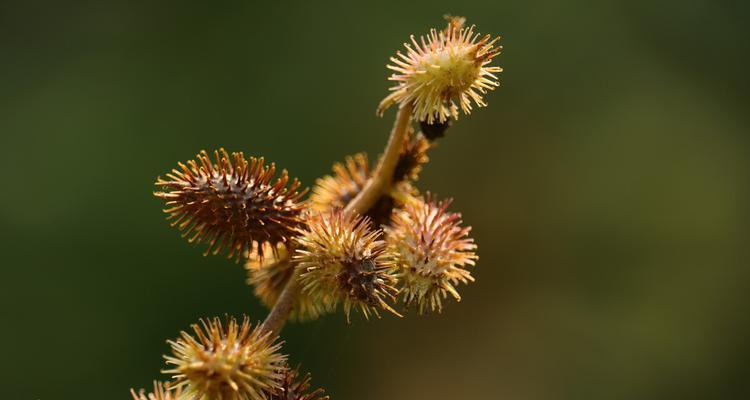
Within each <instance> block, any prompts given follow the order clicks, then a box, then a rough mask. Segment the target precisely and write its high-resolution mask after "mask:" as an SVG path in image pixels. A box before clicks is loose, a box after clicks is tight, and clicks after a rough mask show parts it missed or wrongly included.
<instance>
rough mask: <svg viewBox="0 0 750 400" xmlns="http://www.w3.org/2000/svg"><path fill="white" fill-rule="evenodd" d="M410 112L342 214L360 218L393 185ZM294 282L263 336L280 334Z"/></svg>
mask: <svg viewBox="0 0 750 400" xmlns="http://www.w3.org/2000/svg"><path fill="white" fill-rule="evenodd" d="M412 108H413V107H412V105H411V104H410V103H407V104H404V105H402V106H401V108H399V110H398V114H397V115H396V121H395V122H394V124H393V129H391V136H390V138H389V139H388V143H387V144H386V146H385V152H384V153H383V156H382V157H381V158H380V162H379V163H378V166H377V167H376V168H375V171H373V174H372V176H371V177H370V178H369V179H368V180H367V183H365V186H364V187H363V188H362V190H361V191H360V192H359V194H357V196H356V197H355V198H354V199H352V201H350V202H349V204H347V205H346V208H345V209H344V210H345V211H348V212H352V211H354V212H357V213H359V214H364V213H366V212H367V211H369V209H370V208H371V207H372V206H373V205H374V204H375V202H376V201H377V200H378V198H380V196H381V195H383V193H385V192H386V191H388V190H389V189H390V187H391V183H392V182H393V172H394V170H395V169H396V164H397V163H398V158H399V155H400V153H401V147H402V146H403V143H404V138H405V137H406V133H407V132H408V130H409V129H408V128H409V123H410V122H411V113H412ZM297 278H299V273H298V272H297V271H295V272H294V274H293V275H292V276H291V277H290V278H289V281H288V282H287V283H286V286H284V290H283V291H282V292H281V295H280V296H279V299H278V300H277V301H276V304H274V306H273V308H271V312H269V313H268V316H267V317H266V319H265V321H263V325H262V326H261V329H262V330H263V332H273V334H276V335H278V334H279V333H280V332H281V329H282V328H283V327H284V324H285V323H286V320H287V319H288V318H289V314H290V313H291V312H292V309H293V308H294V303H295V301H296V299H297V296H299V292H300V290H301V287H300V284H299V281H298V279H297Z"/></svg>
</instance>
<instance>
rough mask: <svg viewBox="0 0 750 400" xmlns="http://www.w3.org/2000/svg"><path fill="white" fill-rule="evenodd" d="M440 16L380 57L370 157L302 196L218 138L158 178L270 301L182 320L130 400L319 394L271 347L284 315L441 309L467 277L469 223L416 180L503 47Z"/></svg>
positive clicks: (342, 166) (192, 226) (358, 158)
mask: <svg viewBox="0 0 750 400" xmlns="http://www.w3.org/2000/svg"><path fill="white" fill-rule="evenodd" d="M446 18H447V20H448V25H447V27H446V28H444V29H442V30H436V29H432V30H431V31H430V32H429V34H428V35H426V36H423V37H420V38H419V39H417V38H415V37H414V36H412V37H411V40H410V42H411V43H404V47H405V49H406V50H405V52H401V51H399V52H397V54H396V56H395V57H392V58H391V62H392V64H391V65H388V68H390V69H391V70H393V71H394V73H393V74H392V75H391V77H390V78H389V79H390V80H392V81H395V82H396V85H395V86H394V87H392V88H391V91H392V93H391V94H390V95H388V96H387V97H386V98H385V99H384V100H383V101H382V102H381V104H380V106H379V107H378V114H380V115H382V114H383V112H384V111H385V110H386V109H387V108H388V107H390V106H391V105H394V104H398V105H399V111H398V114H397V116H396V122H395V123H394V127H393V130H392V132H391V137H390V139H389V141H388V145H387V146H386V149H385V151H384V153H383V155H382V156H381V157H380V159H379V160H378V163H377V164H376V165H375V166H374V167H373V168H371V166H370V163H369V161H368V159H367V156H366V155H365V154H363V153H360V154H356V155H353V156H349V157H346V159H345V160H344V162H343V163H336V164H334V166H333V174H332V175H329V176H325V177H322V178H320V179H318V180H317V181H316V185H315V187H314V188H313V190H312V192H311V194H310V196H309V197H307V198H306V197H305V195H306V194H307V190H301V189H300V183H299V181H297V180H296V179H294V180H292V181H290V179H289V177H288V174H287V171H286V170H283V171H281V173H280V174H278V176H277V173H276V167H275V165H274V164H273V163H270V164H267V163H266V162H265V160H264V159H263V158H253V157H250V158H246V157H245V156H244V154H243V153H231V154H230V153H228V152H226V151H224V149H220V150H218V151H214V152H212V153H208V152H205V151H202V152H200V153H199V154H198V156H197V158H196V159H195V160H191V161H187V162H186V163H178V167H177V168H175V169H173V170H172V171H171V172H170V173H167V174H166V175H165V176H166V178H161V177H160V178H158V179H157V181H156V185H157V186H159V187H160V188H161V191H158V192H156V193H155V195H156V196H157V197H159V198H162V199H163V200H164V201H165V202H166V205H167V207H166V209H165V210H164V211H165V213H167V214H168V219H169V220H171V224H172V226H175V227H177V229H179V230H180V231H181V232H182V235H183V237H186V238H188V240H189V241H190V242H196V243H202V244H204V245H205V246H206V251H205V254H220V253H224V254H226V255H227V256H228V257H229V258H230V259H234V260H237V261H240V260H241V261H243V262H244V265H245V268H246V269H247V272H248V283H249V284H250V285H252V286H253V287H254V292H255V294H256V295H257V296H258V298H259V299H260V301H261V302H262V303H263V304H265V305H266V306H268V307H269V308H270V309H271V311H270V313H269V315H268V317H267V318H266V319H265V321H264V322H263V323H261V324H258V325H256V326H255V327H253V326H251V324H250V321H249V319H248V317H244V318H243V319H242V320H241V321H238V320H236V319H234V318H231V317H226V318H223V319H222V318H210V319H203V320H200V322H199V323H198V324H194V325H193V326H192V331H193V332H192V333H188V332H181V334H180V336H179V337H178V338H177V339H175V340H173V341H169V342H168V343H169V344H170V346H171V348H172V354H171V355H169V356H165V359H166V363H167V368H166V369H165V370H164V371H162V372H163V373H165V374H168V375H169V376H170V378H171V379H170V380H169V381H168V382H165V383H162V382H155V383H154V387H153V391H152V392H150V393H148V392H146V391H145V390H141V391H140V392H136V391H131V392H132V395H133V398H134V399H135V400H263V399H279V400H281V399H284V400H316V399H323V398H327V397H324V395H323V390H322V389H316V390H311V389H310V376H309V374H307V375H302V374H300V372H299V368H295V369H292V368H289V365H288V360H287V356H286V355H283V354H282V353H281V346H282V342H280V341H279V339H278V334H279V331H280V330H281V328H282V327H283V325H284V322H285V321H286V320H287V319H297V320H301V321H304V320H310V319H314V318H317V317H319V316H321V315H324V314H328V313H332V312H335V310H337V309H338V308H339V305H341V308H342V309H343V310H344V313H345V314H346V318H347V320H350V318H351V314H352V313H353V312H359V313H361V314H362V315H364V316H365V317H366V318H369V317H370V316H371V315H375V316H377V317H380V313H381V312H383V311H385V312H389V313H392V314H394V315H397V316H401V313H403V312H404V311H405V310H408V309H410V308H413V309H416V310H417V311H418V312H419V313H420V314H422V313H428V312H441V311H442V309H443V303H444V301H445V300H446V299H455V300H460V299H461V296H460V295H459V292H458V288H457V286H458V285H459V284H466V283H469V282H473V281H474V278H473V277H472V276H471V273H470V272H469V270H468V269H467V268H468V267H470V266H473V265H474V263H475V261H476V260H477V256H476V254H475V251H476V245H475V244H474V241H473V239H471V238H470V237H469V233H470V228H468V227H464V226H462V221H461V216H460V214H458V213H455V212H451V211H449V210H448V208H449V206H450V203H451V201H450V200H442V201H441V200H438V199H437V198H436V197H435V196H433V195H431V194H429V193H427V194H422V192H421V191H420V190H419V189H418V188H417V185H416V182H417V180H418V178H419V174H420V172H421V170H422V168H423V166H424V165H425V164H426V163H427V162H428V161H429V158H428V151H429V150H430V149H431V148H432V147H434V146H435V145H436V141H437V140H438V139H439V138H441V137H442V136H443V135H444V134H445V132H446V130H447V129H448V128H449V127H450V126H451V124H452V122H453V121H454V120H456V119H457V118H458V116H459V113H458V111H459V108H460V109H461V110H463V112H464V113H466V114H469V113H470V111H471V109H472V104H474V105H477V106H484V105H485V102H484V100H483V98H482V95H483V94H485V93H486V92H487V91H488V90H492V89H494V88H495V87H496V86H497V85H498V80H497V77H496V76H495V75H494V73H498V72H500V71H501V69H500V68H499V67H490V66H488V64H489V63H490V62H491V61H492V59H493V57H495V56H496V55H497V54H499V52H500V49H501V47H498V46H495V43H496V41H497V40H498V38H494V39H491V37H490V36H489V35H487V36H481V35H479V34H477V33H475V31H474V27H473V26H471V27H464V22H465V20H464V18H461V17H450V16H449V17H446ZM472 102H473V103H472ZM414 125H418V126H419V129H418V130H415V129H414ZM398 303H401V305H402V306H399V305H398ZM399 308H400V309H401V310H399Z"/></svg>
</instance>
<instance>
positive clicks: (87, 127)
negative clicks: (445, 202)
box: [0, 0, 750, 400]
mask: <svg viewBox="0 0 750 400" xmlns="http://www.w3.org/2000/svg"><path fill="white" fill-rule="evenodd" d="M198 3H199V2H194V4H188V3H187V2H174V3H161V2H159V3H157V2H132V3H114V2H100V1H91V2H88V3H86V2H38V1H15V2H8V1H3V2H2V3H0V147H1V148H2V151H3V154H2V156H1V157H0V174H1V175H0V176H1V177H2V183H1V184H0V187H2V189H1V190H2V196H0V243H1V244H0V246H1V247H0V250H2V278H1V280H0V285H2V286H1V287H0V301H1V304H2V329H0V343H2V344H3V347H4V348H3V351H2V358H1V359H0V376H1V377H2V382H3V383H2V389H3V391H2V393H3V398H7V399H42V400H48V399H49V400H51V399H104V398H107V399H110V398H111V399H115V398H122V399H125V398H129V397H128V396H129V395H128V394H127V390H128V389H129V388H130V387H131V386H135V387H142V386H147V385H149V384H150V381H151V380H152V379H154V378H158V377H160V374H159V369H160V368H162V366H163V361H162V360H161V354H163V353H165V352H166V351H167V350H168V347H167V345H166V344H165V340H166V339H168V338H173V337H175V336H176V335H177V333H178V332H179V330H181V329H184V328H186V327H187V326H188V325H189V324H190V323H192V322H194V321H196V320H197V318H199V317H205V316H213V315H222V314H223V313H231V314H235V315H239V314H241V313H249V315H251V317H252V318H253V319H255V320H259V319H262V318H263V317H264V316H265V312H266V311H265V310H264V309H263V307H262V306H260V304H259V303H258V302H257V300H255V299H254V298H253V296H252V294H251V291H250V289H249V288H248V287H247V286H246V285H245V283H244V279H245V276H244V272H243V270H242V268H240V267H239V266H237V265H235V264H233V263H231V262H228V261H226V260H225V259H223V258H219V257H210V258H203V257H201V256H200V253H201V251H202V249H201V248H196V247H190V246H188V245H187V244H186V243H184V241H183V240H181V239H180V238H179V237H178V234H177V233H176V232H175V231H174V230H172V229H170V228H169V227H168V226H167V224H166V222H165V221H164V220H163V215H162V214H161V204H160V201H159V200H157V199H155V198H153V197H152V195H151V192H152V190H153V189H154V188H153V186H152V182H153V181H154V179H155V178H156V176H157V175H158V174H162V173H164V172H165V171H167V170H168V169H170V168H172V167H173V166H174V165H175V163H176V162H177V161H179V160H186V159H189V158H191V157H192V156H193V155H194V154H195V153H196V152H198V151H199V150H200V149H204V148H205V149H213V148H217V147H219V146H224V147H226V148H227V149H229V150H243V151H245V152H246V154H251V155H264V156H266V157H267V158H268V159H271V160H274V161H276V162H277V163H278V165H279V166H282V167H285V168H288V169H289V171H290V173H291V174H292V175H295V176H298V177H300V178H301V179H302V180H303V182H305V183H306V184H307V185H310V184H312V183H313V182H314V179H315V177H317V176H320V175H322V174H325V173H327V172H328V171H329V168H330V165H331V163H332V162H333V161H335V160H340V159H342V158H343V156H344V155H346V154H350V153H354V152H356V151H360V150H366V151H368V153H369V154H370V156H371V158H374V156H375V155H376V154H377V153H378V152H379V151H380V149H382V146H383V144H384V142H385V140H386V137H387V132H388V130H389V129H390V125H391V122H392V119H393V111H392V110H391V111H390V112H389V113H387V114H386V116H385V117H384V118H382V119H381V118H377V117H376V116H375V113H374V111H375V107H376V105H377V103H378V101H379V100H380V99H381V98H382V97H383V96H385V95H386V93H387V91H386V87H387V86H388V83H387V81H386V80H385V78H386V76H387V74H388V72H387V70H386V69H385V64H386V62H387V60H388V57H389V56H390V55H391V54H393V53H394V52H395V51H396V50H397V49H398V48H399V47H400V44H401V43H402V42H403V41H405V40H406V39H407V38H408V35H409V34H411V33H415V34H419V33H422V32H426V31H427V30H428V29H429V28H430V27H433V26H438V27H439V26H442V24H443V22H442V20H441V15H442V14H444V13H446V12H451V13H455V14H460V15H466V16H468V17H469V22H470V23H476V24H477V25H478V27H479V30H480V31H481V32H488V33H493V34H500V35H502V36H503V37H504V39H503V41H502V43H503V45H504V46H505V51H504V52H503V54H502V55H501V56H500V57H498V58H497V59H496V60H497V64H499V65H502V66H503V67H504V68H505V72H504V73H503V74H502V80H503V86H502V87H501V88H500V89H499V90H498V91H496V92H495V93H492V94H490V95H489V96H488V97H487V98H488V102H489V105H490V106H489V108H487V109H483V110H479V111H477V112H475V113H474V114H473V115H471V116H470V117H468V118H464V117H462V118H461V120H460V121H459V123H457V124H456V126H455V127H454V128H453V129H452V130H451V131H450V132H449V135H448V137H447V138H446V139H445V140H443V141H441V143H440V147H439V148H438V149H436V150H435V151H434V152H433V153H432V160H433V163H432V164H430V165H429V166H428V168H427V170H426V171H425V173H424V174H423V178H422V180H421V181H420V182H419V183H420V187H421V188H422V189H430V190H431V191H433V192H435V193H437V194H438V195H439V196H442V197H455V203H454V206H453V209H454V210H457V211H462V212H463V215H464V220H465V221H466V223H467V224H469V225H472V226H473V227H474V231H473V235H474V236H475V238H476V240H477V242H478V244H479V254H480V257H481V260H480V262H479V264H478V266H477V268H476V269H475V270H474V274H475V276H476V278H477V282H476V283H475V284H473V285H471V286H468V287H463V288H462V290H461V293H462V294H463V295H464V301H463V302H462V303H460V304H455V303H451V304H449V305H448V307H447V308H446V309H445V311H444V313H443V315H441V316H434V315H431V316H427V317H419V316H417V315H408V317H407V318H404V319H403V320H397V319H396V318H393V317H390V316H389V317H386V318H384V319H383V320H380V321H377V320H376V321H371V322H365V321H364V320H363V319H362V318H355V319H354V322H353V323H352V324H351V325H349V326H347V325H346V323H345V321H344V319H343V317H342V316H341V315H335V316H329V317H326V318H322V319H320V320H318V321H316V322H313V323H308V324H302V325H300V324H292V325H290V326H288V328H287V329H286V330H285V331H284V338H285V340H286V341H287V343H286V345H285V351H287V352H288V353H289V354H291V360H292V362H293V363H298V362H302V363H303V364H304V366H305V369H307V370H309V371H311V372H313V374H314V382H315V383H316V384H318V385H321V386H324V387H325V388H327V389H328V391H329V392H330V393H331V394H332V395H333V396H334V399H359V400H366V399H428V398H429V399H452V398H458V399H513V400H516V399H571V400H580V399H665V398H677V397H678V396H683V397H682V398H705V399H730V398H742V397H746V396H748V395H750V384H748V380H747V376H748V375H747V374H748V368H747V360H748V357H750V345H749V344H750V343H749V342H748V338H749V337H750V324H749V322H750V321H749V320H750V313H748V299H747V297H748V296H747V294H748V290H749V289H750V273H749V272H750V271H748V251H747V248H748V220H749V219H748V217H749V216H750V215H748V214H750V213H748V210H750V201H749V200H750V196H749V193H748V182H750V177H749V176H748V175H750V173H749V172H750V165H749V164H750V157H749V156H748V150H749V146H748V145H749V144H750V143H748V142H749V139H748V133H750V131H749V128H750V121H749V120H748V114H747V113H748V106H749V105H750V101H749V100H750V98H749V94H748V93H750V90H749V89H750V80H749V79H748V73H747V71H748V68H750V63H749V62H748V61H749V60H748V57H749V55H750V45H749V44H748V43H750V42H748V37H749V35H750V29H749V28H748V25H747V21H748V17H749V16H750V15H749V14H750V13H748V11H749V10H748V6H747V5H746V4H747V3H743V2H739V1H737V2H724V1H709V0H704V1H624V0H623V1H616V2H611V1H582V0H579V1H569V2H558V1H549V0H548V1H518V0H515V1H494V2H484V3H482V2H476V1H466V2H446V1H431V2H411V1H378V2H368V3H362V4H355V3H353V2H298V4H291V3H288V2H281V1H279V2H273V3H271V2H267V3H264V4H252V3H251V2H233V3H222V4H219V3H214V2H203V4H202V5H199V4H198Z"/></svg>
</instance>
